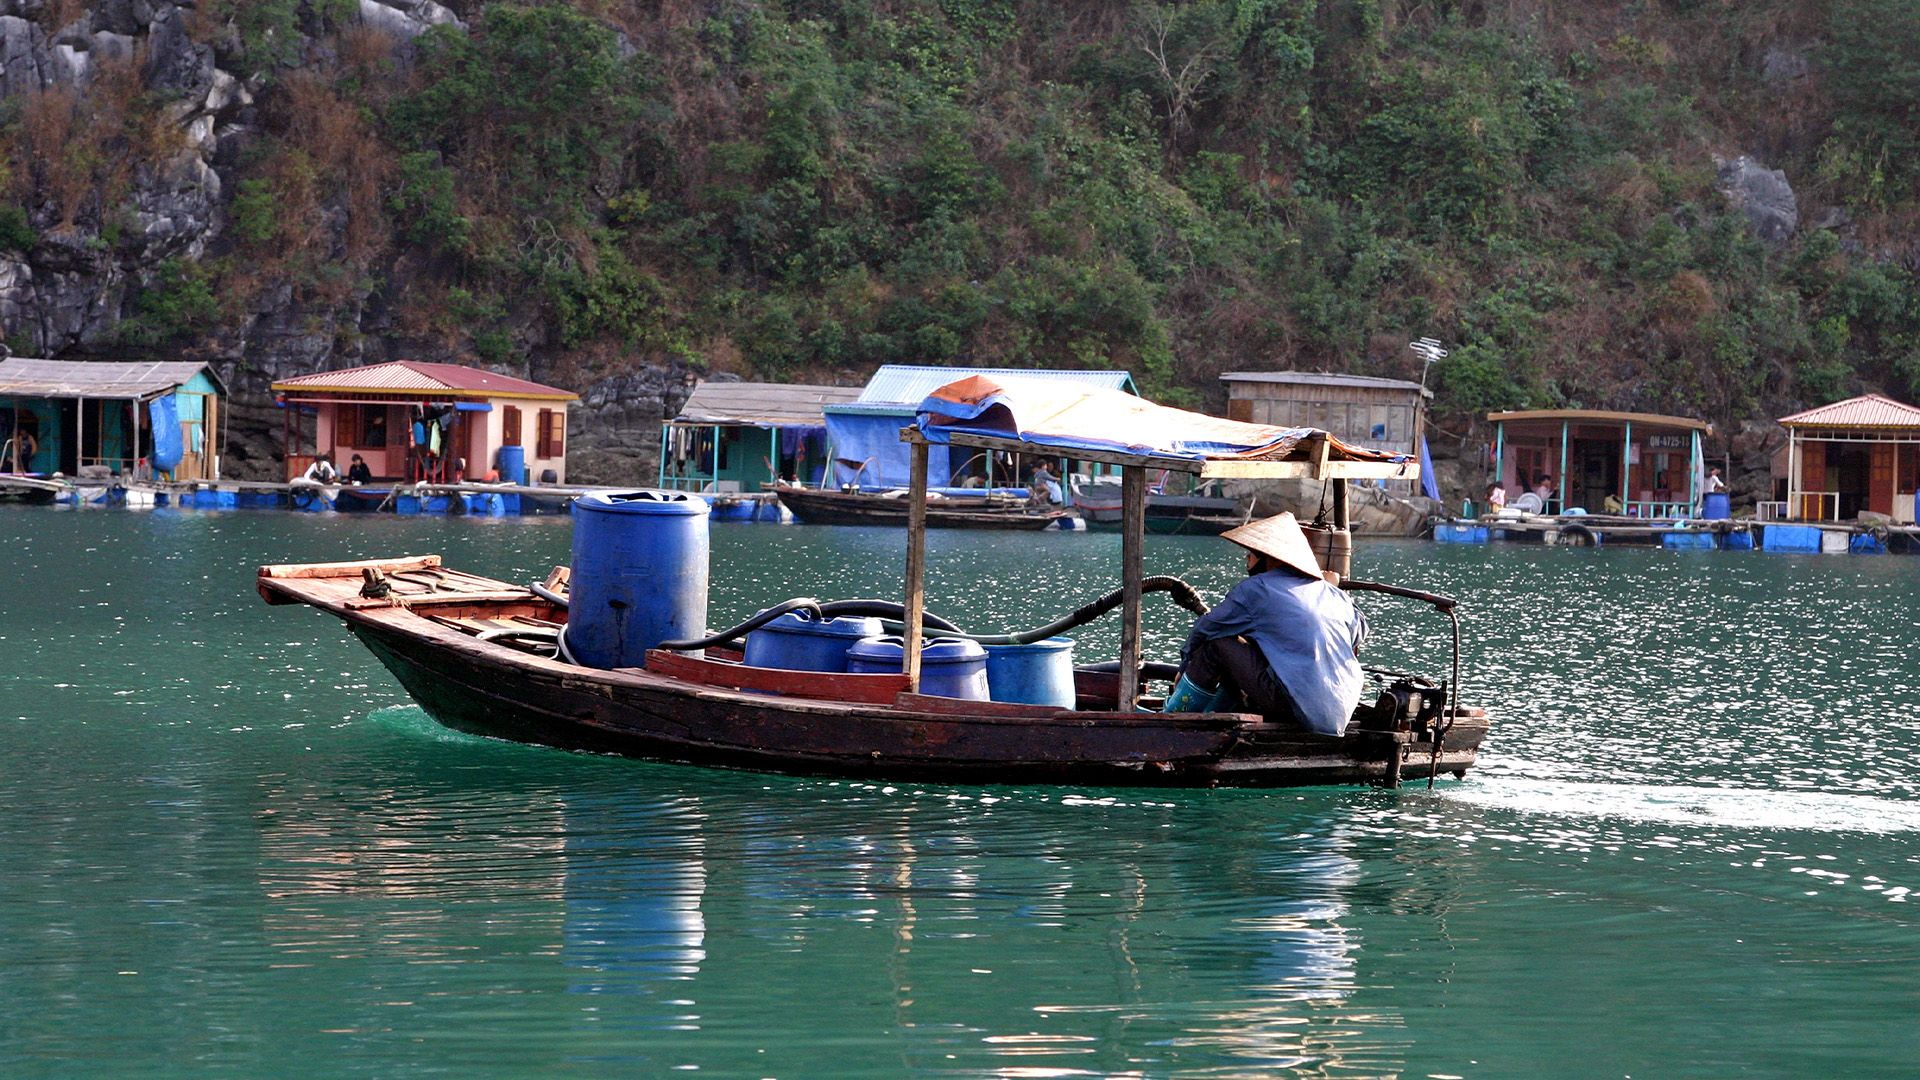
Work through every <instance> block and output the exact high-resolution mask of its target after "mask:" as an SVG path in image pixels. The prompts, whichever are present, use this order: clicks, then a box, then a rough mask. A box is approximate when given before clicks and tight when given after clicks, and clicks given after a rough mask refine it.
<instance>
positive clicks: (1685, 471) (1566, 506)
mask: <svg viewBox="0 0 1920 1080" xmlns="http://www.w3.org/2000/svg"><path fill="white" fill-rule="evenodd" d="M1487 419H1488V420H1490V421H1492V422H1493V431H1494V436H1493V439H1494V442H1493V475H1494V476H1495V477H1496V478H1498V481H1499V483H1500V484H1502V485H1503V486H1505V487H1506V489H1507V492H1508V496H1507V505H1508V506H1513V505H1514V503H1515V500H1516V498H1517V497H1518V496H1520V495H1522V494H1524V493H1526V492H1529V491H1532V490H1533V489H1534V488H1535V487H1536V486H1538V484H1539V482H1540V478H1541V477H1547V478H1549V488H1550V492H1549V495H1548V498H1547V499H1546V504H1545V505H1544V506H1543V507H1540V508H1539V509H1540V511H1541V512H1543V513H1548V514H1560V513H1565V512H1567V511H1570V510H1576V509H1577V510H1582V511H1585V512H1588V513H1594V514H1600V513H1612V514H1620V515H1624V516H1627V517H1639V518H1660V519H1675V518H1691V517H1695V516H1697V511H1696V509H1695V507H1696V505H1697V504H1698V503H1699V502H1700V496H1701V487H1702V485H1703V483H1704V480H1705V475H1706V459H1705V457H1704V456H1703V455H1702V453H1701V447H1700V439H1701V436H1703V435H1711V434H1712V433H1713V425H1711V424H1709V423H1707V422H1705V421H1703V420H1691V419H1688V418H1686V417H1684V416H1660V415H1657V414H1654V413H1630V412H1602V411H1597V410H1592V409H1538V410H1532V411H1526V412H1497V413H1489V414H1487Z"/></svg>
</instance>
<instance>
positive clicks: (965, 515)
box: [776, 487, 1067, 532]
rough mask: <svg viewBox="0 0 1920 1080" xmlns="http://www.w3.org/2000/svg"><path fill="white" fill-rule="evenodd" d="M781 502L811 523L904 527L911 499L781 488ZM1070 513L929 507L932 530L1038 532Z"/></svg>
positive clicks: (994, 508) (1012, 509)
mask: <svg viewBox="0 0 1920 1080" xmlns="http://www.w3.org/2000/svg"><path fill="white" fill-rule="evenodd" d="M776 493H777V494H778V495H779V497H780V502H781V503H782V504H783V505H784V506H786V508H787V509H788V510H791V511H792V512H793V516H794V517H795V518H797V519H799V520H800V521H802V522H804V523H806V524H808V525H883V526H888V527H891V528H901V527H904V526H905V525H906V523H907V505H908V504H907V500H906V499H889V498H884V497H881V496H878V495H859V494H849V493H845V492H837V491H811V490H805V489H801V488H787V487H783V488H778V489H776ZM1066 516H1067V515H1066V514H1065V513H1064V512H1062V511H1048V512H1045V513H1032V512H1029V511H1027V510H1026V509H1024V508H1022V507H1010V508H1003V507H988V506H984V505H982V506H978V507H958V506H952V505H941V506H928V507H927V528H929V529H1016V530H1022V531H1026V532H1035V531H1038V530H1040V529H1044V528H1046V527H1047V526H1049V525H1052V524H1053V523H1055V522H1056V521H1058V520H1060V519H1061V518H1063V517H1066Z"/></svg>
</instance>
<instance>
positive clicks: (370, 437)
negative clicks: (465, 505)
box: [273, 360, 580, 484]
mask: <svg viewBox="0 0 1920 1080" xmlns="http://www.w3.org/2000/svg"><path fill="white" fill-rule="evenodd" d="M273 392H274V394H275V395H276V398H277V401H278V404H280V405H281V406H282V407H283V408H284V409H285V410H286V413H285V416H286V421H285V425H284V431H285V447H286V462H287V468H286V478H287V479H288V480H293V479H295V478H297V477H299V476H300V475H301V474H302V473H304V472H305V471H306V470H307V467H308V466H309V465H311V464H312V463H313V459H314V457H315V456H316V455H318V454H331V455H333V461H334V464H335V466H336V467H338V468H339V469H340V471H341V472H343V473H344V472H346V470H347V465H348V462H349V461H350V460H351V458H352V456H353V455H354V454H359V455H360V456H361V458H362V459H363V460H365V461H366V463H367V467H368V469H369V470H370V471H371V472H372V474H373V477H374V479H376V480H388V481H393V480H398V481H404V482H407V483H414V482H419V481H428V482H433V483H454V482H457V481H460V480H480V479H483V478H485V477H486V476H487V474H488V473H489V472H497V474H498V478H499V479H500V480H502V481H505V482H508V483H515V484H525V483H531V482H535V481H538V482H539V483H543V484H564V483H566V481H567V406H568V405H569V404H571V403H572V402H575V401H578V400H580V396H579V395H578V394H575V393H573V392H572V391H568V390H562V389H560V388H559V387H555V386H542V385H541V384H539V383H536V382H528V381H527V380H525V379H516V378H514V377H513V376H511V375H499V374H496V373H494V372H491V371H482V370H480V369H479V368H470V367H461V366H459V365H457V364H423V363H417V362H415V361H412V360H395V361H391V362H389V363H385V364H370V365H368V366H366V367H356V368H344V369H341V370H339V371H323V372H319V373H318V374H314V375H302V376H300V377H298V378H293V379H283V380H281V381H279V382H276V383H274V384H273Z"/></svg>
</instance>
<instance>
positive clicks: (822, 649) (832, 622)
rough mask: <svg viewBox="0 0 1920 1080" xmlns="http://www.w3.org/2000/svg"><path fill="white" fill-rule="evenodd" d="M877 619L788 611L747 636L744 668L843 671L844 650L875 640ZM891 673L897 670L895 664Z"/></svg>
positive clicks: (845, 658) (878, 627)
mask: <svg viewBox="0 0 1920 1080" xmlns="http://www.w3.org/2000/svg"><path fill="white" fill-rule="evenodd" d="M879 634H880V620H879V619H846V618H842V619H827V620H825V621H822V620H820V619H816V618H814V617H813V616H812V615H809V614H806V613H804V612H799V611H790V612H788V613H786V614H785V615H782V616H780V617H779V618H777V619H775V620H773V621H772V622H770V623H768V624H767V625H765V626H763V627H761V628H760V629H758V630H755V631H753V632H752V633H750V634H748V635H747V657H746V660H747V666H748V667H763V668H785V669H786V670H788V671H845V670H847V650H848V649H851V648H853V646H854V645H856V644H858V643H859V641H860V639H862V638H870V637H878V636H879ZM895 670H896V671H897V670H899V667H898V661H897V660H896V661H895Z"/></svg>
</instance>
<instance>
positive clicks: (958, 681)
mask: <svg viewBox="0 0 1920 1080" xmlns="http://www.w3.org/2000/svg"><path fill="white" fill-rule="evenodd" d="M905 655H906V648H905V646H904V645H903V643H902V642H901V640H900V639H899V638H897V637H870V638H867V639H866V640H864V641H859V642H855V643H854V646H853V648H851V649H848V650H847V671H848V672H850V673H851V674H854V675H888V674H894V675H897V674H899V673H900V671H901V667H902V665H901V658H902V657H904V656H905ZM920 692H921V693H923V694H931V695H933V696H934V697H950V698H961V699H963V700H966V701H986V700H988V695H987V650H985V649H983V648H981V647H980V643H979V642H977V641H969V640H967V639H966V638H942V639H940V640H938V641H930V642H927V643H926V644H925V645H922V646H921V647H920Z"/></svg>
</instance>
